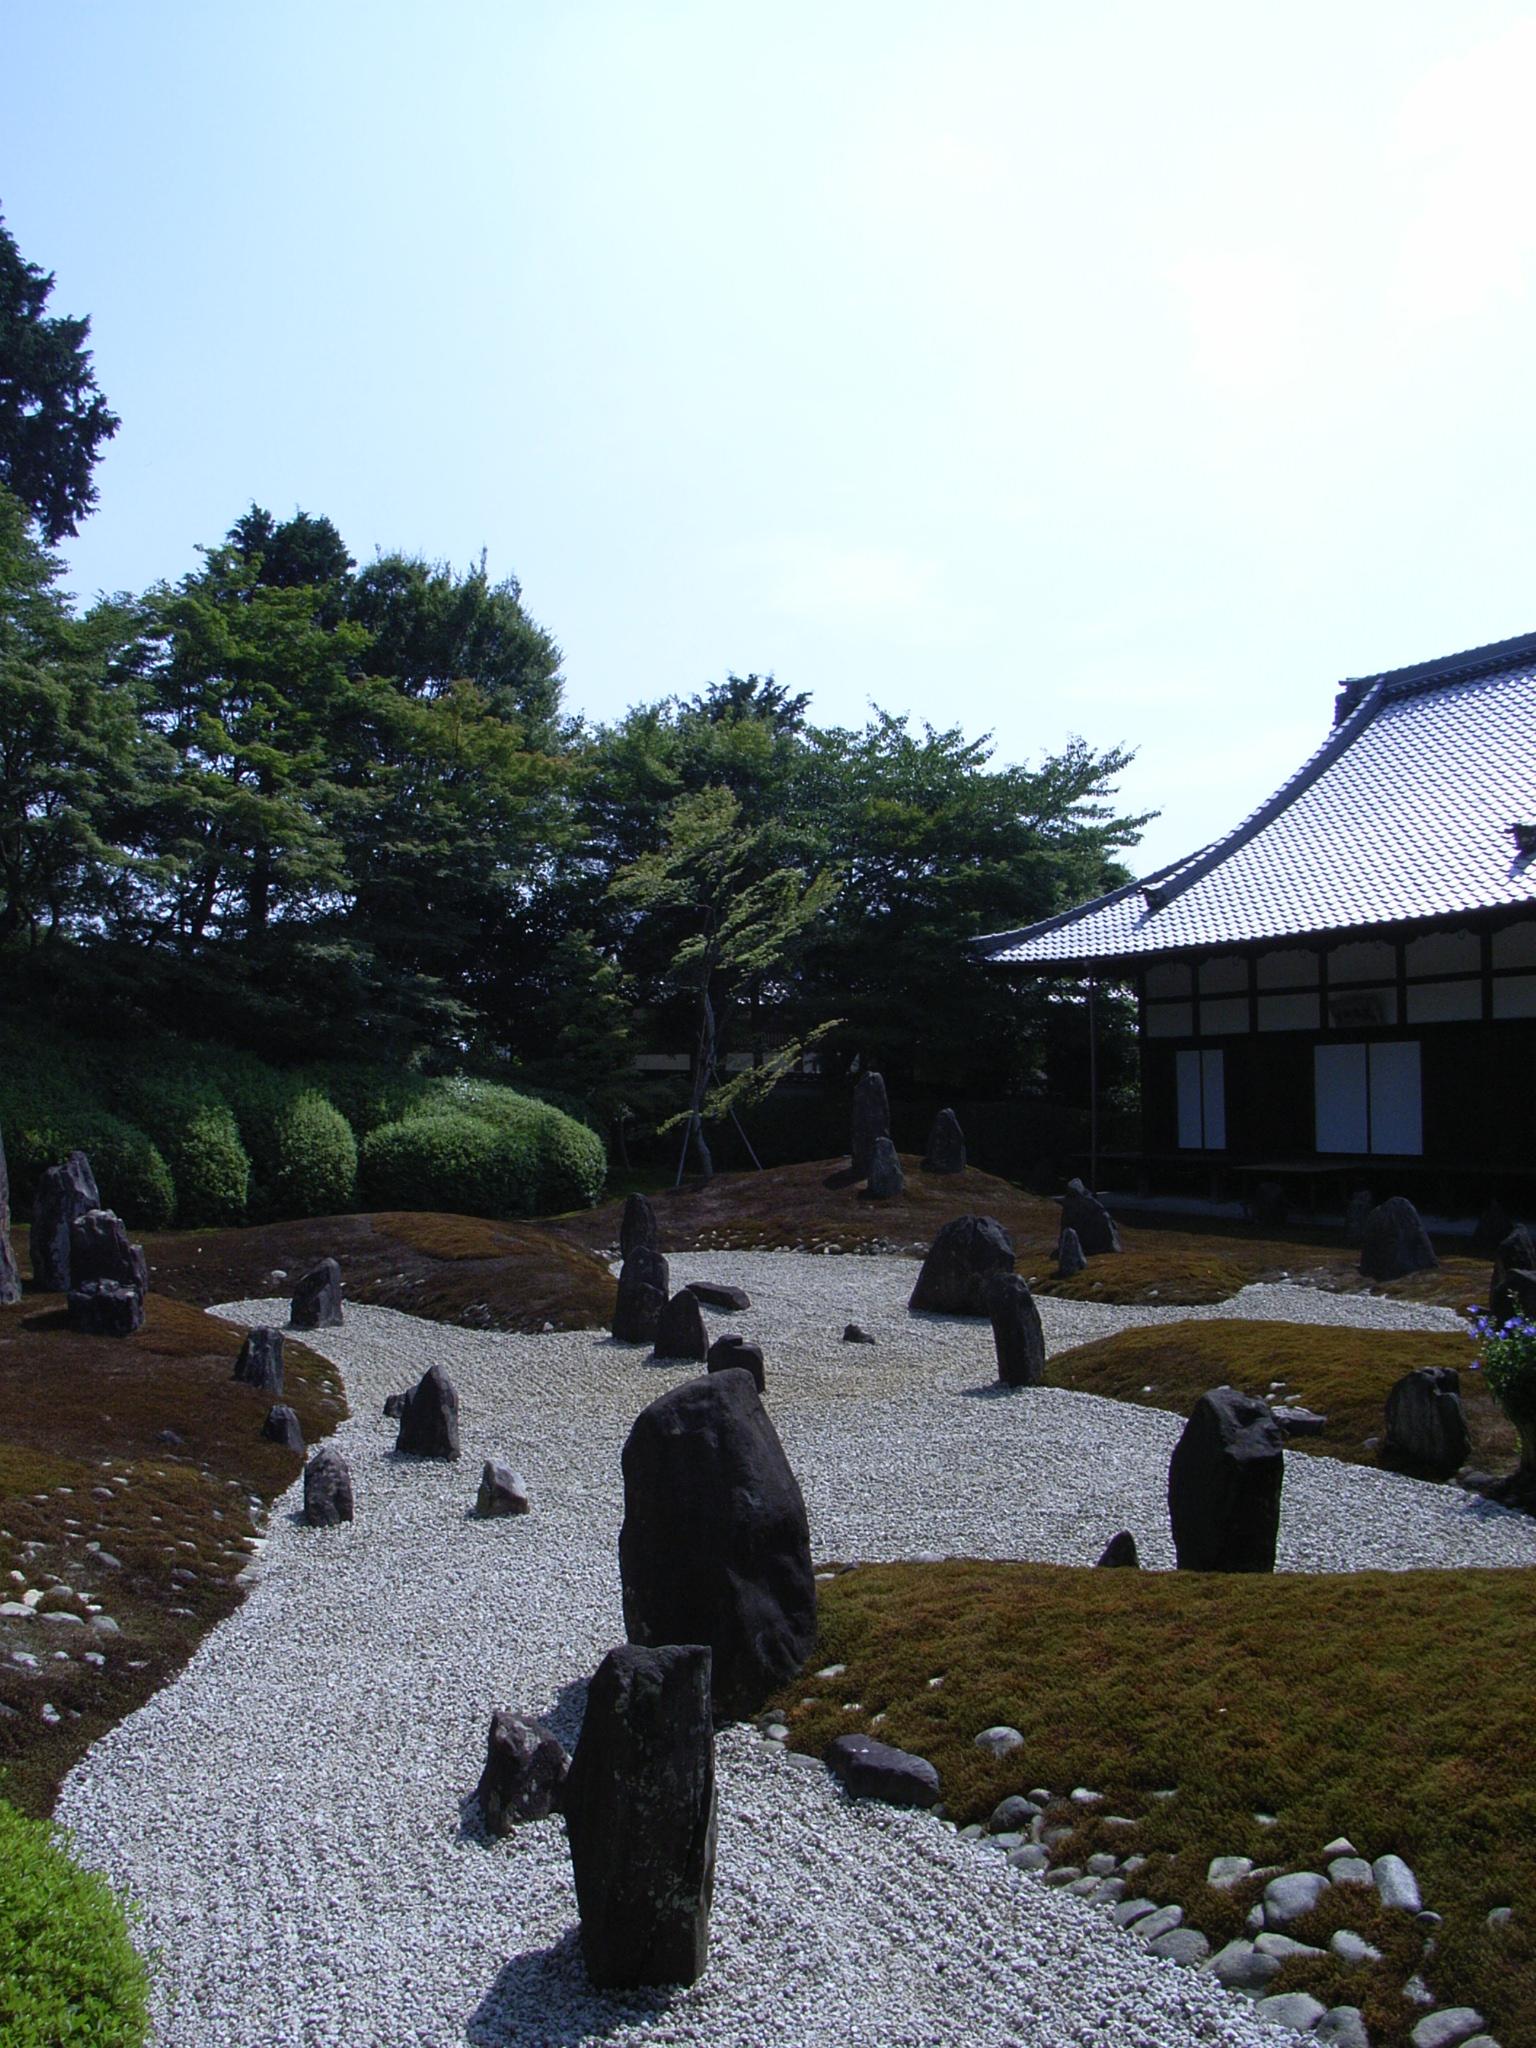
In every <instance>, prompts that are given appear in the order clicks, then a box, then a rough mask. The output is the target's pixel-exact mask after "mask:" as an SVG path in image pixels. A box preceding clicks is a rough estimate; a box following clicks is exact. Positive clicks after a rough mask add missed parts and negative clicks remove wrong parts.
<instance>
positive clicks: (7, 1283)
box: [0, 1133, 21, 1308]
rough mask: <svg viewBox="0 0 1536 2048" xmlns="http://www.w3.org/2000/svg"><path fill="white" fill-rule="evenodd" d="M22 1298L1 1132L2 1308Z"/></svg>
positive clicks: (8, 1178) (0, 1272)
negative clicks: (12, 1236) (12, 1246)
mask: <svg viewBox="0 0 1536 2048" xmlns="http://www.w3.org/2000/svg"><path fill="white" fill-rule="evenodd" d="M20 1299H21V1277H20V1275H19V1274H18V1273H17V1271H16V1254H15V1252H14V1251H12V1249H11V1178H10V1174H9V1173H8V1172H7V1170H6V1164H5V1137H4V1134H3V1133H0V1308H3V1307H4V1306H5V1305H6V1303H7V1302H12V1301H20Z"/></svg>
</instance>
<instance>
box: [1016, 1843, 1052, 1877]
mask: <svg viewBox="0 0 1536 2048" xmlns="http://www.w3.org/2000/svg"><path fill="white" fill-rule="evenodd" d="M1050 1860H1051V1852H1050V1850H1049V1849H1047V1848H1044V1847H1043V1846H1042V1845H1041V1844H1040V1843H1039V1842H1024V1843H1021V1844H1020V1846H1019V1847H1018V1848H1017V1849H1010V1850H1009V1851H1008V1861H1009V1862H1010V1863H1011V1864H1012V1865H1013V1867H1014V1869H1015V1870H1044V1869H1045V1868H1046V1867H1047V1865H1048V1864H1049V1863H1050Z"/></svg>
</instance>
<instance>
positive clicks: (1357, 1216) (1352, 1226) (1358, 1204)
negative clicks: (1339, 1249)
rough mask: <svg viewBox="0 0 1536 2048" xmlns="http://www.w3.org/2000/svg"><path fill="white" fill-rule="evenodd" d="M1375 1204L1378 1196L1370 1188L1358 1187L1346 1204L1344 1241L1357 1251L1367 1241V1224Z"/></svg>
mask: <svg viewBox="0 0 1536 2048" xmlns="http://www.w3.org/2000/svg"><path fill="white" fill-rule="evenodd" d="M1375 1206H1376V1197H1375V1196H1374V1195H1373V1194H1372V1193H1371V1191H1370V1189H1369V1188H1357V1189H1356V1190H1355V1192H1354V1193H1353V1194H1352V1195H1351V1196H1350V1198H1349V1200H1348V1201H1347V1202H1346V1203H1345V1204H1344V1242H1345V1243H1346V1244H1347V1245H1351V1246H1353V1248H1354V1249H1355V1250H1356V1251H1358V1250H1359V1249H1360V1247H1361V1245H1363V1244H1364V1243H1365V1226H1366V1224H1367V1222H1368V1221H1369V1220H1370V1214H1371V1211H1372V1210H1373V1209H1374V1208H1375Z"/></svg>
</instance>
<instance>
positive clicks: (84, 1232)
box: [69, 1209, 149, 1301]
mask: <svg viewBox="0 0 1536 2048" xmlns="http://www.w3.org/2000/svg"><path fill="white" fill-rule="evenodd" d="M92 1280H112V1281H115V1282H116V1284H117V1285H118V1286H119V1287H131V1288H132V1289H133V1291H134V1293H135V1294H137V1295H138V1297H139V1299H140V1301H142V1300H143V1299H144V1297H145V1295H146V1294H148V1292H149V1266H148V1263H147V1262H146V1260H145V1257H144V1247H143V1245H141V1244H130V1243H129V1242H128V1232H127V1231H126V1230H125V1229H124V1227H123V1223H122V1219H121V1217H119V1216H116V1215H114V1213H113V1212H112V1210H110V1209H87V1210H85V1211H84V1212H83V1214H81V1215H79V1216H76V1217H75V1218H74V1219H73V1220H72V1221H71V1223H70V1226H69V1284H70V1287H71V1288H76V1287H85V1286H88V1285H89V1284H90V1282H91V1281H92Z"/></svg>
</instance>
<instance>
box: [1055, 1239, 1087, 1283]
mask: <svg viewBox="0 0 1536 2048" xmlns="http://www.w3.org/2000/svg"><path fill="white" fill-rule="evenodd" d="M1087 1270H1088V1258H1087V1254H1086V1253H1085V1252H1084V1250H1083V1243H1082V1239H1081V1238H1080V1237H1079V1236H1078V1234H1077V1232H1076V1231H1075V1230H1064V1231H1063V1232H1062V1233H1061V1236H1060V1238H1059V1239H1058V1241H1057V1245H1056V1277H1057V1279H1058V1280H1071V1279H1073V1278H1074V1277H1075V1276H1076V1275H1077V1274H1079V1273H1084V1272H1086V1271H1087Z"/></svg>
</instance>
